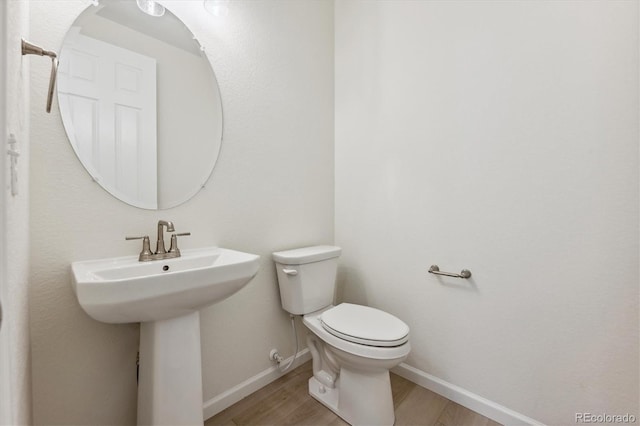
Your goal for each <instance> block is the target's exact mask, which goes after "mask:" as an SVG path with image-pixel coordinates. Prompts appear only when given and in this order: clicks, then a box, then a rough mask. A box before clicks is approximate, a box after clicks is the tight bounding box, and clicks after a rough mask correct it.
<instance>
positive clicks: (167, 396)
mask: <svg viewBox="0 0 640 426" xmlns="http://www.w3.org/2000/svg"><path fill="white" fill-rule="evenodd" d="M202 401H203V397H202V356H201V352H200V313H199V312H198V311H196V312H191V313H189V314H187V315H184V316H181V317H177V318H170V319H166V320H160V321H149V322H143V323H141V324H140V375H139V383H138V424H139V425H202V424H203V422H204V419H203V410H202Z"/></svg>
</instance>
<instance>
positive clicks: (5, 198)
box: [0, 1, 45, 425]
mask: <svg viewBox="0 0 640 426" xmlns="http://www.w3.org/2000/svg"><path fill="white" fill-rule="evenodd" d="M2 8H3V12H4V13H1V14H0V15H1V16H0V18H3V21H2V25H0V31H1V32H3V35H2V37H0V39H1V40H2V41H3V42H4V43H6V45H5V44H4V43H3V44H2V46H1V47H2V48H3V50H2V51H3V52H4V53H3V56H4V61H3V63H2V64H1V65H2V68H3V69H2V71H3V72H0V77H1V78H3V79H4V81H3V82H2V84H0V88H1V89H2V90H0V96H1V97H2V100H1V101H0V114H2V116H3V117H2V119H0V123H1V124H2V126H0V132H1V133H2V135H1V136H0V142H2V146H1V150H2V154H0V159H1V160H2V162H3V167H1V168H0V170H1V171H2V172H3V173H4V176H3V179H0V181H2V182H3V183H5V185H2V187H0V188H1V189H0V190H1V191H2V192H3V194H2V196H1V197H0V201H1V202H2V205H1V206H0V209H2V210H3V212H2V214H0V218H2V223H0V238H1V239H2V241H1V242H0V244H2V245H3V249H2V250H0V252H3V253H2V255H3V256H4V259H3V262H1V263H2V264H1V265H0V267H1V270H0V274H1V275H2V277H1V278H0V279H1V280H3V281H2V283H0V291H1V293H0V298H1V299H2V308H3V318H2V329H1V330H0V350H1V351H2V354H1V355H0V362H2V363H3V365H2V367H0V370H2V371H0V373H1V377H2V378H1V380H2V383H1V384H0V388H2V389H1V390H2V392H3V393H4V391H6V387H8V388H9V392H8V394H3V395H2V396H0V398H2V403H1V404H0V405H2V407H1V410H0V411H1V413H0V422H2V423H3V424H11V425H26V424H29V423H30V421H31V404H30V402H31V387H30V385H31V376H30V373H31V371H30V355H29V302H28V276H29V269H28V260H29V234H28V225H29V219H28V218H29V191H28V189H29V119H28V109H29V81H28V76H29V61H30V60H31V59H30V57H23V56H22V55H21V48H20V46H21V45H20V39H21V38H22V37H25V38H27V39H28V37H29V23H28V6H27V3H26V2H24V1H12V2H7V3H6V4H5V5H2ZM5 46H6V47H5ZM5 72H6V73H5ZM44 105H45V99H42V102H41V103H39V104H38V106H40V107H41V109H42V110H43V111H44ZM9 134H13V135H14V136H15V140H16V141H17V143H16V145H15V149H16V150H17V151H19V152H20V157H19V158H18V167H17V172H18V175H17V177H18V181H17V185H16V189H17V191H18V194H17V195H12V194H11V188H10V185H9V182H10V172H9V169H10V167H9V159H8V156H7V155H6V152H7V151H6V149H7V145H6V143H7V141H8V135H9ZM5 422H6V423H5Z"/></svg>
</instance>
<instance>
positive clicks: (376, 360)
mask: <svg viewBox="0 0 640 426" xmlns="http://www.w3.org/2000/svg"><path fill="white" fill-rule="evenodd" d="M340 253H341V249H340V248H339V247H334V246H314V247H305V248H302V249H295V250H288V251H282V252H277V253H274V254H273V258H274V260H275V261H276V266H277V273H278V283H279V286H280V297H281V301H282V305H283V308H284V309H285V310H286V311H288V312H290V313H292V314H298V315H300V314H302V315H303V324H304V325H305V326H306V327H307V329H308V330H309V332H310V333H309V334H308V335H307V345H308V347H309V351H310V352H311V357H312V362H313V377H311V378H310V379H309V394H310V395H311V396H312V397H314V398H315V399H317V400H318V401H320V402H321V403H322V404H324V405H325V406H326V407H328V408H329V409H331V410H332V411H333V412H335V413H336V414H337V415H338V416H340V417H341V418H343V419H344V420H345V421H347V422H348V423H350V424H352V425H392V424H393V423H394V421H395V415H394V410H393V398H392V394H391V383H390V379H389V370H390V369H391V368H393V367H395V366H397V365H398V364H400V363H401V362H402V361H403V360H404V359H406V357H407V356H408V354H409V352H410V351H411V345H410V343H409V327H408V326H407V325H406V324H405V323H404V322H402V321H401V320H400V319H398V318H396V317H395V316H393V315H391V314H389V313H387V312H384V311H381V310H379V309H375V308H371V307H367V306H362V305H356V304H351V303H341V304H338V305H336V306H334V305H333V304H332V302H333V295H334V289H335V276H336V271H337V258H338V256H339V255H340Z"/></svg>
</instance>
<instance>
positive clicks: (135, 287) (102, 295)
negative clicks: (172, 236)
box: [71, 247, 260, 323]
mask: <svg viewBox="0 0 640 426" xmlns="http://www.w3.org/2000/svg"><path fill="white" fill-rule="evenodd" d="M259 260H260V256H257V255H255V254H249V253H243V252H239V251H235V250H228V249H224V248H219V247H210V248H203V249H193V250H182V256H181V257H178V258H174V259H167V260H155V261H150V262H139V261H138V256H127V257H117V258H113V259H103V260H88V261H82V262H74V263H72V265H71V270H72V272H73V273H72V276H73V277H72V280H73V288H74V290H75V292H76V295H77V296H78V301H79V302H80V305H81V306H82V308H83V309H84V310H85V312H86V313H87V314H89V315H90V316H91V317H92V318H94V319H96V320H98V321H102V322H107V323H126V322H146V321H158V320H163V319H168V318H175V317H179V316H183V315H186V314H188V313H191V312H194V311H198V310H200V309H202V308H204V307H206V306H208V305H211V304H213V303H215V302H219V301H221V300H223V299H225V298H227V297H229V296H231V295H232V294H234V293H235V292H237V291H238V290H240V289H241V288H242V287H244V285H245V284H247V283H248V282H249V281H250V280H251V279H252V278H253V277H254V276H255V275H256V273H257V272H258V265H259Z"/></svg>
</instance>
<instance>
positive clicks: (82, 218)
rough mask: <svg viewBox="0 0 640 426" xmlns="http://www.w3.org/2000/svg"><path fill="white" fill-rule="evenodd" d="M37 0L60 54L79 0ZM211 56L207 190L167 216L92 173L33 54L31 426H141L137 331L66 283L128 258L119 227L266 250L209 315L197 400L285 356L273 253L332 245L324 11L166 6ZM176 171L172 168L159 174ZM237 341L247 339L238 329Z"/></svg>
mask: <svg viewBox="0 0 640 426" xmlns="http://www.w3.org/2000/svg"><path fill="white" fill-rule="evenodd" d="M52 3H53V2H42V1H32V2H30V7H31V28H32V39H33V41H34V42H40V43H43V44H46V45H47V46H50V47H52V48H54V49H58V48H59V47H60V45H61V43H62V39H63V37H64V35H65V32H66V30H67V29H68V27H69V26H70V25H71V23H72V22H73V20H74V18H75V17H76V16H77V14H78V13H79V12H80V11H81V9H82V8H83V7H84V5H86V4H87V3H86V2H83V1H74V0H70V1H55V7H53V6H52ZM163 3H164V4H167V5H169V6H170V8H171V10H172V11H173V12H174V13H175V14H176V15H177V16H178V17H181V18H182V19H183V20H184V21H185V22H186V23H187V24H188V25H189V26H190V27H191V29H192V30H193V31H194V33H195V34H196V36H198V37H199V38H200V40H201V41H202V43H203V44H204V46H205V47H206V48H207V49H208V52H210V55H211V59H212V63H213V68H214V70H215V72H216V76H217V77H218V81H219V84H220V89H221V94H222V102H223V108H224V119H225V122H224V134H223V137H224V142H223V146H222V151H221V154H220V158H219V160H218V163H217V165H216V168H215V171H214V173H213V176H212V178H211V179H210V181H209V183H208V185H207V187H206V188H205V189H204V190H203V191H202V192H201V193H199V194H198V195H197V196H196V197H195V198H194V199H192V200H191V201H189V202H187V203H186V204H184V205H182V206H180V207H177V208H174V209H170V210H166V211H161V212H151V211H143V210H139V209H136V208H132V207H129V206H127V205H125V204H123V203H121V202H119V201H117V200H115V199H114V198H112V197H111V196H109V195H108V194H107V193H106V192H105V191H103V190H102V189H101V188H100V187H98V186H97V185H96V184H94V183H93V182H92V181H91V178H90V177H89V175H88V174H87V173H86V172H85V170H84V169H83V168H82V166H81V165H80V163H79V162H78V160H77V159H76V157H75V155H74V153H73V150H72V149H71V146H70V145H69V143H68V141H67V139H66V137H65V133H64V129H63V127H62V123H61V120H60V116H59V111H58V109H57V107H56V106H55V105H54V110H53V111H52V114H51V115H47V114H45V113H44V112H43V110H41V109H39V108H37V107H36V105H40V103H41V102H44V99H45V94H46V86H47V83H48V72H49V69H48V63H47V61H41V62H38V63H36V62H32V64H31V65H32V80H31V83H32V89H33V90H32V105H33V106H34V107H33V109H32V111H33V112H32V115H31V120H32V123H31V124H32V126H31V129H32V163H31V165H32V167H31V172H32V173H31V203H32V208H31V222H30V225H31V243H32V250H31V262H32V266H31V294H30V297H31V332H32V352H33V378H34V379H33V403H34V405H33V412H34V423H36V424H45V423H46V424H121V425H124V424H135V410H136V383H135V356H136V351H137V345H138V338H139V337H138V326H137V325H107V324H101V323H99V322H96V321H94V320H92V319H91V318H89V317H88V316H87V315H86V314H85V313H84V312H83V311H82V310H81V308H80V307H79V305H78V303H77V301H76V299H75V296H74V294H73V292H72V289H71V285H70V277H69V264H70V263H71V262H72V261H74V260H81V259H90V258H102V257H110V256H120V255H126V254H130V255H134V254H137V253H138V252H139V250H140V247H139V245H138V243H135V242H133V243H131V242H125V241H124V236H125V235H141V234H143V233H146V234H150V235H152V234H154V233H155V229H156V227H155V222H156V221H157V220H158V219H168V220H173V221H174V223H175V224H176V227H177V230H178V231H191V232H192V236H191V237H188V238H183V241H182V243H181V247H183V248H193V247H203V246H212V245H220V246H223V247H228V248H233V249H238V250H244V251H248V252H252V253H256V254H259V255H261V256H262V259H261V260H262V263H261V270H260V272H259V273H258V276H257V277H256V278H255V279H254V280H253V281H252V282H251V283H249V284H248V285H247V287H245V288H244V289H243V290H241V291H240V292H239V293H237V294H236V295H234V296H233V297H231V298H230V299H228V300H227V301H225V302H222V303H220V304H217V305H215V306H213V307H211V308H209V309H206V310H205V311H203V312H202V317H201V318H202V345H203V347H202V350H203V360H204V365H203V369H204V372H203V374H204V392H205V394H204V397H205V400H207V399H209V398H212V397H213V396H215V395H217V394H219V393H221V392H222V391H224V390H227V389H229V388H230V387H232V386H234V385H237V384H239V383H240V382H242V381H243V380H245V379H247V378H249V377H251V376H253V375H255V374H257V373H258V372H260V371H263V370H265V369H267V368H268V367H270V366H271V364H270V362H269V360H268V354H269V350H270V349H271V348H272V347H278V348H279V349H280V351H281V352H283V354H284V355H285V356H289V355H291V342H290V336H289V325H288V316H287V315H286V314H285V313H284V312H283V311H282V310H281V308H280V301H279V295H278V289H277V282H276V276H275V271H274V268H273V265H272V261H271V258H270V253H271V252H272V251H274V250H281V249H286V248H292V247H296V246H300V245H306V244H317V243H326V242H329V243H330V242H332V240H333V231H334V230H333V210H334V209H333V154H334V153H333V6H332V3H330V2H319V1H305V2H299V1H269V2H254V1H234V2H232V3H231V5H230V8H229V16H227V17H226V18H224V19H222V18H214V17H212V16H210V15H208V14H206V13H204V11H203V9H202V8H201V5H202V2H201V1H181V0H179V1H176V2H172V3H170V2H163ZM165 172H166V173H172V171H165ZM239 336H241V337H239Z"/></svg>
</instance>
